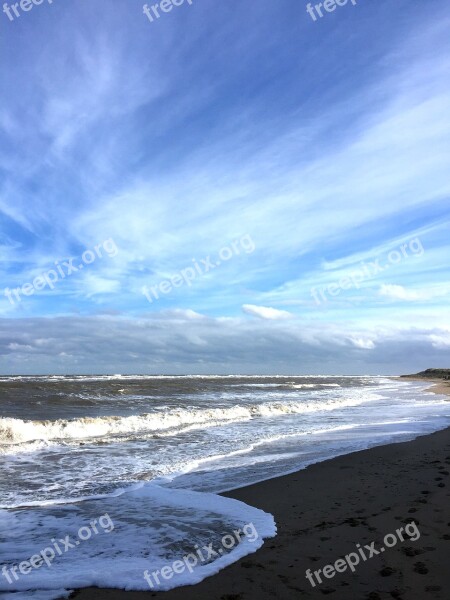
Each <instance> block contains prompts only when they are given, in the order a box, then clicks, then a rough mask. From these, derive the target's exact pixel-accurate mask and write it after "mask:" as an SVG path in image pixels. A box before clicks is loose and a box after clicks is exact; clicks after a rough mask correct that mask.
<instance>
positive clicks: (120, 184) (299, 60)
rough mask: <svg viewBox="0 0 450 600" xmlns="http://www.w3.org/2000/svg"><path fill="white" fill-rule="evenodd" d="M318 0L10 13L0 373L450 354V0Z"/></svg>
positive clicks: (426, 358) (5, 25) (99, 4)
mask: <svg viewBox="0 0 450 600" xmlns="http://www.w3.org/2000/svg"><path fill="white" fill-rule="evenodd" d="M306 4H307V3H306V2H303V1H299V0H296V1H295V2H293V1H292V0H289V1H288V0H277V1H276V2H275V1H273V2H272V1H268V0H263V1H261V2H258V3H255V2H249V1H244V2H243V1H242V0H241V1H239V2H237V1H234V0H228V1H227V2H211V1H210V0H194V1H193V4H192V6H190V5H189V4H187V3H185V4H184V5H182V6H180V7H178V8H175V9H174V10H173V11H172V12H170V13H167V14H163V15H162V17H161V18H160V19H159V20H155V21H154V22H153V23H151V22H150V21H149V20H148V19H147V18H146V17H145V15H144V14H143V12H142V2H136V1H135V0H121V1H119V0H108V2H107V3H106V2H105V1H104V0H77V1H76V2H66V1H64V0H54V2H53V3H52V4H48V3H46V2H45V3H43V4H41V5H39V6H34V7H33V9H32V10H30V11H29V12H23V13H22V14H21V16H20V17H19V18H15V19H14V20H13V21H10V20H9V19H8V17H7V15H6V14H4V13H0V63H1V79H2V81H1V84H0V96H1V98H0V99H1V102H0V140H1V143H0V290H1V295H0V373H71V372H78V373H100V372H115V373H120V372H123V373H238V372H240V373H299V374H302V373H348V374H351V373H355V374H358V373H399V372H404V371H415V370H417V369H421V368H425V367H428V366H437V367H439V366H449V358H450V323H449V317H448V313H449V311H448V304H449V294H450V282H449V258H450V236H449V231H450V202H449V199H450V169H449V165H450V110H449V107H450V80H449V77H448V73H449V70H450V38H449V36H448V31H449V26H450V15H449V11H448V7H447V5H446V4H445V3H438V2H435V3H424V2H422V1H419V0H397V1H396V2H395V3H394V2H392V1H388V0H377V1H376V2H375V1H374V0H359V2H357V4H356V6H353V5H352V4H350V3H349V4H348V5H347V6H343V7H340V8H338V9H337V10H336V11H335V12H333V13H330V14H326V15H325V16H324V17H323V18H322V19H318V20H317V21H316V22H314V21H312V19H311V18H310V17H309V16H308V14H307V12H306ZM242 239H247V240H249V239H250V240H251V242H252V245H251V246H249V245H247V246H246V250H245V249H244V248H243V247H242V245H241V246H240V245H239V244H240V240H242ZM106 240H109V246H108V247H110V248H112V247H113V246H114V249H115V251H114V252H111V253H107V252H105V251H103V254H102V257H98V256H96V257H95V260H93V261H92V263H91V264H85V265H83V269H82V270H81V269H78V270H77V271H76V272H75V271H74V272H72V273H71V274H70V275H67V276H65V277H64V278H62V277H61V278H60V279H59V280H58V281H57V282H56V283H55V284H54V286H53V289H51V288H50V287H49V286H48V285H45V286H44V287H42V288H41V289H37V288H39V285H37V286H35V287H34V288H33V289H32V291H31V292H30V289H31V288H25V289H28V291H29V294H28V295H27V294H25V293H24V292H23V291H21V292H20V293H19V294H18V295H19V297H20V299H18V298H17V295H16V297H14V296H8V295H7V294H6V293H5V291H6V290H14V289H19V288H20V289H21V290H22V289H23V286H24V285H25V286H26V284H28V283H29V284H30V285H33V282H34V281H35V279H36V277H39V276H40V275H42V274H45V273H48V272H49V270H51V269H53V270H54V269H55V267H56V266H57V265H63V264H64V263H67V262H68V261H69V260H72V262H73V264H75V265H78V266H79V265H80V264H81V262H83V261H82V256H83V253H84V252H85V251H87V250H93V249H94V248H95V247H96V246H97V248H98V247H99V246H100V245H102V244H103V243H104V242H105V241H106ZM233 243H234V244H235V248H237V247H239V252H236V251H234V250H233V256H232V257H231V258H229V260H225V261H224V260H221V261H220V263H221V264H220V265H219V266H216V267H215V268H214V269H210V270H209V271H208V272H207V273H206V272H202V273H199V272H197V273H196V275H195V279H194V280H193V281H192V282H191V284H190V285H188V284H187V283H186V282H183V283H182V284H181V285H177V286H174V285H172V286H171V289H170V291H167V287H166V288H165V290H166V291H165V292H160V293H159V298H158V299H157V300H156V299H153V300H152V301H151V302H149V300H148V299H147V298H146V296H145V295H144V294H143V286H147V289H149V288H151V287H152V286H153V287H155V286H159V285H160V284H161V282H163V281H170V280H172V278H173V277H174V276H176V275H177V274H180V272H181V271H183V270H185V269H187V268H189V267H190V268H192V267H193V265H195V263H194V262H193V260H195V261H196V263H197V264H203V263H201V260H202V259H203V260H205V259H206V258H207V257H210V259H211V261H212V262H213V263H214V264H215V263H216V262H217V261H218V257H219V255H220V252H221V249H223V248H225V247H226V248H233V246H232V244H233ZM402 247H403V250H401V248H402ZM250 248H251V251H250ZM55 263H57V264H55ZM376 264H378V265H380V267H382V268H378V267H376V266H374V265H376ZM371 265H372V266H371ZM364 267H366V270H364ZM386 267H387V268H386ZM65 273H66V272H65ZM363 273H364V275H362V274H363ZM347 277H350V278H351V279H350V281H351V283H349V281H348V279H346V278H347ZM330 285H331V286H332V287H331V292H330V291H329V289H330V288H329V286H330ZM333 286H334V287H333ZM320 290H322V293H321V292H320ZM317 298H318V299H319V300H317ZM325 298H326V299H325Z"/></svg>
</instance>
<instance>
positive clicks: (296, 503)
mask: <svg viewBox="0 0 450 600" xmlns="http://www.w3.org/2000/svg"><path fill="white" fill-rule="evenodd" d="M441 384H442V386H443V387H440V388H438V389H439V393H444V392H443V391H442V390H444V389H445V390H446V392H445V393H447V394H450V385H449V384H447V383H444V382H441V381H440V382H439V385H441ZM433 391H437V390H436V389H434V390H433ZM449 473H450V429H446V430H443V431H440V432H437V433H434V434H431V435H427V436H423V437H420V438H418V439H416V440H413V441H410V442H403V443H397V444H391V445H388V446H380V447H377V448H372V449H370V450H364V451H362V452H355V453H353V454H348V455H346V456H342V457H338V458H335V459H333V460H329V461H326V462H322V463H319V464H316V465H312V466H310V467H308V468H307V469H305V470H303V471H299V472H297V473H294V474H292V475H287V476H284V477H279V478H277V479H272V480H270V481H265V482H262V483H259V484H256V485H252V486H249V487H246V488H242V489H240V490H235V491H233V492H230V493H228V494H225V495H226V496H230V497H233V498H236V499H238V500H242V501H243V502H245V503H247V504H250V505H252V506H257V507H259V508H262V509H263V510H265V511H267V512H270V513H272V514H273V515H274V516H275V520H276V522H277V525H278V535H277V537H275V538H273V539H269V540H267V541H266V542H265V544H264V546H263V547H262V548H261V549H260V550H259V551H258V552H256V553H254V554H252V555H249V556H247V557H245V558H243V559H241V560H240V561H238V562H236V563H235V564H233V565H231V566H230V567H228V568H226V569H225V570H223V571H221V572H220V573H218V574H217V575H215V576H213V577H210V578H208V579H205V580H204V581H202V582H201V583H199V584H197V585H195V586H187V587H182V588H177V589H174V590H171V591H168V592H158V593H155V592H152V591H150V590H149V591H148V592H125V591H123V590H106V589H97V588H90V589H84V590H80V591H77V592H75V593H74V594H73V595H72V598H76V599H77V600H119V599H124V600H146V599H148V598H155V597H157V598H160V599H161V600H253V599H254V600H261V599H262V600H265V599H269V598H281V599H284V598H285V599H291V598H292V599H294V598H297V599H298V598H299V597H303V598H311V599H318V598H323V597H324V596H327V597H329V598H331V599H333V600H349V599H351V598H355V599H357V600H384V599H391V598H396V599H399V600H402V599H403V600H426V599H428V598H429V599H430V600H432V599H433V600H434V599H438V600H439V599H442V600H444V599H445V600H447V599H448V598H449V597H450V569H449V567H448V556H449V551H450V477H449ZM412 521H414V522H415V523H416V526H417V530H418V531H419V532H420V537H419V538H418V539H416V540H415V541H413V540H412V539H410V538H408V536H407V534H406V532H405V529H403V533H402V536H403V538H404V539H403V541H400V540H399V539H398V537H399V536H398V535H397V543H396V545H395V546H393V547H391V548H387V547H386V548H385V551H384V552H383V553H380V554H378V555H374V556H372V557H371V558H368V559H367V560H366V561H363V560H362V559H361V562H360V563H359V564H358V565H357V566H355V571H354V572H352V571H351V570H350V569H349V568H348V567H347V569H346V571H345V572H343V573H336V571H335V574H334V575H332V577H331V578H329V579H327V578H326V577H324V575H323V572H322V571H323V568H324V567H325V565H327V564H334V563H335V562H336V560H337V559H339V558H340V557H343V556H345V555H348V554H349V553H351V552H355V550H357V548H356V544H360V545H361V547H362V548H363V549H364V546H365V545H368V546H370V544H371V542H376V544H375V548H376V549H379V548H380V547H381V546H383V538H384V536H386V534H390V533H392V534H396V531H397V530H398V529H399V528H401V527H403V528H407V524H408V523H411V522H412ZM406 530H407V531H408V532H410V533H411V531H412V526H410V527H409V528H407V529H406ZM417 530H416V531H417ZM413 537H417V536H413ZM391 540H392V538H391ZM367 554H369V552H368V551H367V550H366V555H367ZM341 568H342V565H341ZM307 569H310V570H311V571H312V572H314V571H317V570H318V569H321V570H322V571H321V573H319V577H320V579H321V580H322V583H321V584H320V583H318V582H317V578H315V579H314V580H313V581H314V582H315V587H312V585H311V584H310V583H309V581H308V579H307V578H306V576H305V572H306V570H307ZM327 573H328V574H329V575H331V573H330V570H329V569H328V570H327Z"/></svg>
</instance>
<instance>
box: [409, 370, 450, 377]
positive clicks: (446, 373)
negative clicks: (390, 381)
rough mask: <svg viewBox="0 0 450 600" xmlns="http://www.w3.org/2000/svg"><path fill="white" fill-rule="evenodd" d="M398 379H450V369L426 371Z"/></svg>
mask: <svg viewBox="0 0 450 600" xmlns="http://www.w3.org/2000/svg"><path fill="white" fill-rule="evenodd" d="M400 377H417V378H421V379H450V369H426V370H425V371H420V373H415V374H412V375H400Z"/></svg>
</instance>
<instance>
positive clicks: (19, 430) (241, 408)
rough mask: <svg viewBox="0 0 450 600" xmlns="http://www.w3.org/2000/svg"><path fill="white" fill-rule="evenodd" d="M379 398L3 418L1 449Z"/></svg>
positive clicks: (330, 407) (0, 420)
mask: <svg viewBox="0 0 450 600" xmlns="http://www.w3.org/2000/svg"><path fill="white" fill-rule="evenodd" d="M379 398H380V396H378V395H376V394H368V393H366V394H365V395H364V396H361V395H360V396H358V397H357V398H346V399H343V398H329V399H327V400H326V401H323V400H322V401H309V402H305V401H303V402H294V401H291V402H265V403H262V404H253V405H239V404H237V405H234V406H231V407H228V408H209V409H204V408H197V407H186V408H180V409H173V408H172V409H166V410H158V411H155V412H152V413H145V414H141V415H134V416H128V417H120V416H108V417H94V418H93V417H82V418H79V419H71V420H66V419H59V420H56V421H25V420H22V419H14V418H0V447H1V446H11V445H14V444H23V443H25V442H36V441H38V440H41V441H51V440H62V441H67V440H69V441H70V440H83V439H89V438H105V437H108V436H113V435H114V436H117V435H119V436H120V435H126V436H130V435H140V434H149V433H155V434H157V433H158V432H164V431H168V430H176V429H178V428H186V427H189V429H193V428H196V427H197V428H202V427H205V426H208V427H211V426H214V425H223V424H226V423H233V422H242V421H248V420H251V419H255V418H264V417H277V416H283V415H289V414H303V413H311V412H319V411H329V410H336V409H340V408H345V407H349V406H356V405H359V404H362V403H363V402H367V401H369V400H376V399H379Z"/></svg>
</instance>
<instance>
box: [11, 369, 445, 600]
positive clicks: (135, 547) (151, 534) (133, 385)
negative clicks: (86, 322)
mask: <svg viewBox="0 0 450 600" xmlns="http://www.w3.org/2000/svg"><path fill="white" fill-rule="evenodd" d="M427 387H429V383H422V382H415V381H414V382H411V381H404V380H399V379H390V378H386V377H372V376H364V377H349V376H346V377H342V376H334V377H330V376H302V377H287V376H271V377H269V376H267V377H261V376H227V377H223V376H177V377H171V376H124V375H114V376H52V377H0V474H1V479H0V570H1V572H0V597H1V598H2V599H4V600H12V599H14V600H25V599H34V600H55V599H56V598H62V597H67V596H68V595H69V593H70V591H71V590H73V589H76V588H80V587H87V586H91V585H97V586H101V587H117V588H122V589H128V590H131V589H133V590H149V589H153V590H157V589H170V588H172V587H177V586H179V585H185V584H188V583H195V582H197V581H201V580H202V579H204V577H206V576H208V575H211V574H213V573H215V572H217V571H218V570H220V569H222V568H223V567H225V566H226V565H228V564H231V563H232V562H234V561H236V560H237V559H238V558H240V557H242V556H245V555H246V554H249V553H251V552H254V551H256V550H257V549H258V547H260V546H261V544H262V543H263V540H264V539H266V538H269V537H273V536H274V535H275V534H276V524H275V523H274V519H273V517H272V515H269V514H267V513H265V512H263V511H261V510H259V509H257V508H255V507H251V506H247V505H245V504H243V503H242V502H238V501H237V500H234V499H229V498H224V497H222V496H218V495H217V494H219V493H220V492H223V491H229V490H232V489H235V488H239V487H242V486H245V485H249V484H251V483H255V482H258V481H262V480H265V479H270V478H273V477H277V476H279V475H283V474H287V473H291V472H293V471H297V470H299V469H302V468H305V467H306V466H307V465H309V464H312V463H314V462H318V461H323V460H326V459H329V458H332V457H334V456H338V455H342V454H346V453H349V452H353V451H356V450H362V449H365V448H369V447H372V446H376V445H381V444H387V443H391V442H400V441H405V440H409V439H413V438H415V437H417V436H419V435H423V434H426V433H430V432H433V431H437V430H439V429H443V428H445V427H447V426H448V425H449V424H450V403H449V402H448V401H446V399H445V397H443V396H439V395H436V394H433V393H431V392H427V391H425V390H426V388H427ZM330 485H332V482H330ZM297 502H301V499H297ZM236 532H240V533H239V534H238V533H236ZM225 539H227V543H225V542H224V540H225ZM208 548H209V550H207V549H208ZM202 549H203V550H202ZM52 553H53V555H54V556H51V555H52ZM39 556H40V557H41V558H40V559H39ZM186 556H191V558H190V559H186ZM32 557H35V559H34V560H31V561H30V559H31V558H32ZM36 557H37V558H36ZM38 559H39V560H38ZM194 559H195V560H196V563H195V565H194ZM177 563H178V565H177ZM21 564H22V568H21V567H20V565H21ZM30 565H31V566H30ZM175 565H177V566H175ZM182 565H184V566H182ZM164 568H166V570H165V571H161V570H162V569H164ZM155 572H156V573H157V575H156V576H152V575H150V576H149V573H150V574H151V573H155ZM162 572H164V573H165V576H163V575H162V574H161V573H162ZM145 573H147V576H146V577H145V576H144V574H145ZM158 573H159V574H158Z"/></svg>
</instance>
